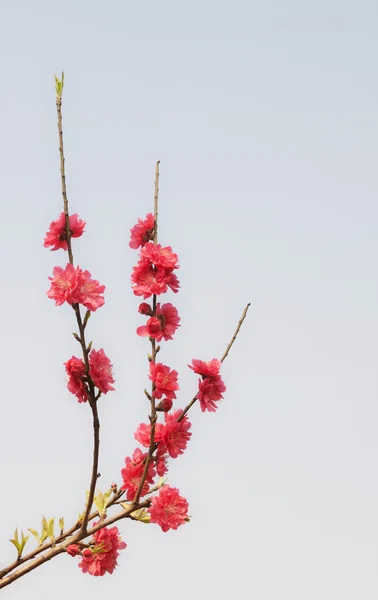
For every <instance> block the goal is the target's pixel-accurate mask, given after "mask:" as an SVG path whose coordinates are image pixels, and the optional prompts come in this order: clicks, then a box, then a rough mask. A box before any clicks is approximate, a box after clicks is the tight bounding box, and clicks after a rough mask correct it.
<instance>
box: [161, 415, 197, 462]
mask: <svg viewBox="0 0 378 600" xmlns="http://www.w3.org/2000/svg"><path fill="white" fill-rule="evenodd" d="M181 414H182V410H175V411H174V412H173V413H170V414H169V413H165V415H164V418H165V427H164V430H163V435H162V442H163V444H164V446H165V447H166V449H167V451H168V454H169V456H171V457H172V458H177V457H178V456H179V455H180V454H183V453H184V450H185V449H186V446H187V444H188V441H189V440H190V438H191V435H192V434H191V433H189V429H190V428H191V426H192V425H191V423H190V421H189V419H188V417H187V416H185V417H184V418H183V419H182V421H180V422H179V423H178V422H177V419H178V418H179V417H180V416H181Z"/></svg>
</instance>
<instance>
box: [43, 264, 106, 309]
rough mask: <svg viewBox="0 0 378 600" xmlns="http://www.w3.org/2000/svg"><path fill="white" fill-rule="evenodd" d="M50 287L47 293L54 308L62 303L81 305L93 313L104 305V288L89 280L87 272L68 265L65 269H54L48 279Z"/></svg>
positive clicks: (89, 276)
mask: <svg viewBox="0 0 378 600" xmlns="http://www.w3.org/2000/svg"><path fill="white" fill-rule="evenodd" d="M49 279H50V281H51V287H50V289H49V290H48V292H47V295H48V297H49V298H52V299H53V300H55V305H56V306H61V305H62V304H63V303H64V302H67V303H68V304H71V305H72V304H82V305H83V306H85V308H87V309H88V310H90V311H95V310H97V309H98V308H100V307H101V306H103V305H104V303H105V300H104V296H103V293H104V291H105V286H104V285H100V284H99V282H98V281H96V280H95V279H91V274H90V272H89V271H83V270H82V269H81V268H80V267H76V268H75V267H74V266H73V265H71V264H70V263H68V264H67V266H66V267H65V269H63V268H62V267H54V270H53V277H49Z"/></svg>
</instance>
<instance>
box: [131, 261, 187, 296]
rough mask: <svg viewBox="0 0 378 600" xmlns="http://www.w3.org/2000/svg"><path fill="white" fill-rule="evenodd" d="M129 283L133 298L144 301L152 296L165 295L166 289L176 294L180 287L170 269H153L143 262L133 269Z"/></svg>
mask: <svg viewBox="0 0 378 600" xmlns="http://www.w3.org/2000/svg"><path fill="white" fill-rule="evenodd" d="M131 281H132V288H133V292H134V294H135V296H143V297H144V298H145V299H146V298H149V297H150V296H152V294H156V295H159V294H165V293H166V292H167V290H168V287H170V288H171V289H172V291H173V292H175V293H176V292H178V288H179V285H180V284H179V281H178V279H177V277H176V275H173V274H172V271H171V269H164V268H161V267H159V268H155V267H154V266H153V265H150V264H148V263H146V262H145V261H143V260H140V261H139V262H138V263H137V264H136V265H135V267H133V273H132V274H131Z"/></svg>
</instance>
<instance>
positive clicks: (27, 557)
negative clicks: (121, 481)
mask: <svg viewBox="0 0 378 600" xmlns="http://www.w3.org/2000/svg"><path fill="white" fill-rule="evenodd" d="M124 493H125V492H124V490H119V491H118V492H117V493H116V494H114V496H113V497H112V498H110V499H109V500H108V502H107V503H106V509H108V508H110V507H111V506H113V505H115V504H118V502H119V501H120V498H121V496H123V495H124ZM98 516H99V511H98V510H96V511H94V512H93V513H91V514H90V516H89V519H88V521H92V520H93V519H95V518H96V517H98ZM81 524H82V521H78V522H77V523H75V525H72V527H70V529H67V531H65V532H63V533H61V534H60V535H58V536H57V537H56V538H55V539H54V541H53V542H52V541H49V542H46V543H45V544H42V546H38V548H35V549H34V550H32V551H31V552H29V554H25V555H24V556H23V557H22V558H21V559H20V560H15V561H14V562H13V563H11V564H10V565H9V566H8V567H6V568H5V569H2V571H0V581H1V579H2V578H3V577H4V576H5V575H7V574H8V573H10V572H11V571H13V570H14V569H15V568H16V567H19V566H20V565H22V564H24V563H26V562H28V561H29V560H32V559H33V558H35V557H36V556H38V554H41V552H45V550H48V549H49V548H52V547H53V546H54V545H57V544H60V543H61V542H63V541H64V540H65V539H66V538H68V537H70V536H72V535H73V534H74V533H75V531H78V530H79V529H80V528H81ZM87 535H88V534H87ZM70 543H72V540H71V541H70Z"/></svg>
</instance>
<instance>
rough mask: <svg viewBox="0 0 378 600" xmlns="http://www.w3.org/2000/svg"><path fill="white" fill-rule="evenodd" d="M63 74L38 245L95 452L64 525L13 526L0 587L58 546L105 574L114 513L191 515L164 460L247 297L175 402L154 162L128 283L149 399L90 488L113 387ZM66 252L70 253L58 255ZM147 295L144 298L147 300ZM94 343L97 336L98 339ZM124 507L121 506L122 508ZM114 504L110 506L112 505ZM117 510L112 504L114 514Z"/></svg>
mask: <svg viewBox="0 0 378 600" xmlns="http://www.w3.org/2000/svg"><path fill="white" fill-rule="evenodd" d="M63 85H64V78H63V74H62V79H60V80H59V79H58V78H56V106H57V117H58V135H59V154H60V170H61V184H62V198H63V212H61V213H60V215H59V216H58V217H57V218H56V220H54V221H53V222H52V223H51V224H50V227H49V229H48V231H47V233H46V236H45V239H44V247H45V248H50V249H51V250H52V251H54V252H55V251H59V252H60V253H61V255H62V257H63V260H62V263H63V265H57V266H56V267H54V269H53V273H52V276H50V277H49V280H50V288H49V289H48V290H47V296H48V298H50V299H52V300H53V301H54V302H55V305H56V306H57V307H62V306H66V307H67V308H69V309H71V310H72V311H73V316H74V319H75V321H76V325H77V331H76V332H75V333H74V337H75V339H76V341H77V342H78V345H79V351H78V354H79V355H78V356H76V355H75V356H71V358H67V360H66V361H65V362H64V365H62V367H63V366H64V368H65V371H66V374H67V388H68V391H69V392H70V393H71V394H72V396H73V397H74V398H75V399H76V400H77V402H78V403H79V404H81V405H82V407H81V409H82V410H85V408H86V407H89V410H90V412H91V415H92V418H93V461H92V471H91V476H90V483H89V490H88V492H87V499H86V503H85V507H84V512H83V513H82V514H81V515H79V517H78V519H77V521H76V522H75V523H74V524H73V525H72V526H71V527H69V528H65V523H64V519H63V518H61V519H59V529H58V531H56V523H55V519H54V518H51V519H46V518H45V517H43V519H42V527H41V530H40V532H39V531H37V530H36V529H33V528H29V529H28V532H29V533H28V534H27V535H25V534H24V531H21V535H19V532H18V529H16V531H15V534H14V537H13V539H11V540H10V541H11V542H12V544H13V546H14V547H15V548H16V550H17V557H16V559H15V561H14V562H13V563H11V564H10V565H9V566H8V567H6V568H5V569H3V570H2V571H1V572H0V588H3V587H5V586H7V585H10V584H11V583H13V582H14V581H16V580H17V579H19V578H20V577H22V576H24V575H26V574H27V573H29V572H30V571H32V570H34V569H36V568H38V567H39V566H41V565H42V564H44V563H46V562H47V561H49V560H51V559H52V558H54V557H55V556H57V555H59V554H62V553H65V554H66V555H67V556H70V557H73V558H75V559H76V560H77V561H78V562H77V564H78V567H79V568H80V569H81V570H82V572H83V573H87V574H89V575H92V576H103V575H105V574H106V573H113V571H114V569H115V568H116V566H117V561H118V557H119V554H120V551H121V550H124V549H125V548H126V547H127V545H126V543H125V542H124V541H123V540H122V539H121V536H120V533H119V530H118V527H116V526H114V523H116V522H117V521H120V520H122V519H126V518H129V519H133V520H136V521H140V522H142V523H152V524H157V525H158V526H159V527H160V528H161V529H162V531H163V532H167V531H168V530H170V529H173V530H176V529H178V527H181V526H182V525H184V524H185V523H187V522H188V521H189V520H190V518H189V503H188V501H187V499H186V498H185V497H184V496H183V495H181V493H180V490H179V489H177V488H176V487H174V486H173V485H171V484H170V483H168V477H167V474H168V470H169V461H170V460H171V459H173V460H175V459H177V458H179V457H180V456H181V455H182V454H183V453H184V452H185V450H186V448H187V445H188V443H189V441H190V440H191V437H192V431H191V428H192V426H191V422H190V420H189V417H188V415H187V413H188V412H189V410H190V409H191V408H192V406H193V405H194V404H195V403H196V402H197V401H198V403H199V406H200V409H201V411H202V412H206V411H208V412H215V411H216V410H217V408H218V406H219V402H220V400H221V399H222V398H223V394H224V392H225V391H226V386H225V383H224V382H223V379H222V375H221V366H222V362H223V361H224V360H225V358H226V357H227V355H228V352H229V350H230V348H231V346H232V345H233V343H234V341H235V339H236V336H237V335H238V332H239V330H240V327H241V325H242V323H243V321H244V319H245V317H246V314H247V310H248V307H249V304H248V305H247V306H246V307H245V309H244V312H243V315H242V317H241V319H240V321H239V323H238V326H237V328H236V331H235V333H234V335H233V337H232V339H231V341H230V343H229V344H228V346H227V348H226V351H225V353H224V355H223V356H222V357H221V359H217V358H212V359H211V360H203V359H193V360H192V361H191V364H190V365H188V366H189V368H190V369H191V370H192V371H193V372H194V373H195V374H196V375H198V389H197V392H196V393H195V395H194V397H193V398H192V400H191V401H190V402H189V403H188V404H187V405H186V406H184V407H181V408H180V406H178V404H179V402H178V398H177V393H178V392H179V391H180V385H179V374H178V371H177V370H175V369H174V368H172V367H171V366H169V365H166V364H164V363H163V362H162V361H161V360H160V353H162V351H163V350H162V347H161V344H164V343H167V342H172V341H173V340H174V336H175V333H176V331H177V329H178V327H181V319H180V316H179V314H178V310H177V308H176V307H175V306H174V305H173V304H172V303H171V302H170V301H165V299H163V298H162V296H163V295H165V294H171V293H173V294H177V293H178V292H179V289H180V282H179V280H178V277H177V275H176V272H177V270H178V269H179V259H178V256H177V254H176V253H175V252H173V250H172V248H171V247H170V246H163V245H161V244H160V243H158V195H159V162H158V163H157V164H156V171H155V192H154V211H153V213H152V212H150V213H148V214H147V215H146V217H145V218H144V219H142V218H140V219H138V223H137V224H136V225H134V227H132V229H131V232H130V242H129V245H130V248H132V249H133V250H138V251H139V256H138V260H137V262H136V264H135V266H134V267H133V270H132V274H131V288H132V291H133V293H134V295H135V296H137V297H143V300H144V301H143V302H142V303H141V304H139V307H138V313H139V314H140V315H141V316H142V317H143V324H141V325H139V326H138V327H137V329H136V334H137V335H138V336H140V337H143V338H147V340H148V342H149V344H150V349H149V352H148V354H147V357H148V362H147V364H146V377H147V378H148V380H149V381H150V391H147V390H144V396H145V398H146V402H147V406H148V414H147V415H146V420H145V422H143V423H140V424H139V426H138V427H137V428H136V431H135V434H134V437H135V440H136V442H137V443H138V446H137V447H136V448H135V449H134V451H133V452H132V455H131V456H127V457H126V458H125V460H124V466H123V468H121V465H120V473H119V476H120V482H119V484H116V483H112V484H111V485H110V486H109V489H108V490H107V491H106V492H101V491H100V490H96V485H97V479H98V464H99V451H100V419H99V413H98V407H99V404H100V401H101V398H102V396H103V395H106V394H108V392H112V391H115V388H114V386H113V384H114V383H115V380H114V377H113V371H112V369H113V364H112V362H111V360H110V358H109V357H108V356H107V354H106V352H105V350H104V349H103V348H99V349H95V348H94V347H92V342H90V343H88V342H87V339H86V330H87V327H88V323H89V319H90V317H91V315H92V313H94V312H96V311H97V310H98V309H100V308H102V307H103V306H104V304H105V296H104V294H105V289H106V288H105V285H103V284H100V282H99V281H97V280H96V279H94V278H92V275H91V273H90V272H89V271H88V270H87V269H83V268H81V267H79V266H75V264H74V255H73V249H72V240H73V239H77V238H80V237H81V236H82V235H83V234H84V232H85V227H86V223H85V221H83V220H82V219H81V218H80V217H79V216H78V215H77V214H76V213H75V214H71V215H70V214H69V209H68V199H67V188H66V177H65V166H64V165H65V158H64V150H63V130H62V112H61V106H62V92H63ZM65 253H67V255H68V260H65V259H64V257H65V256H66V254H65ZM146 300H148V302H146ZM97 347H98V346H97ZM120 509H121V510H120ZM114 511H115V512H114ZM110 512H113V514H110ZM30 535H32V536H34V538H35V539H36V542H37V546H36V547H35V548H34V549H32V550H31V551H30V552H29V553H28V554H24V550H25V547H26V544H27V543H28V540H29V538H30Z"/></svg>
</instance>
